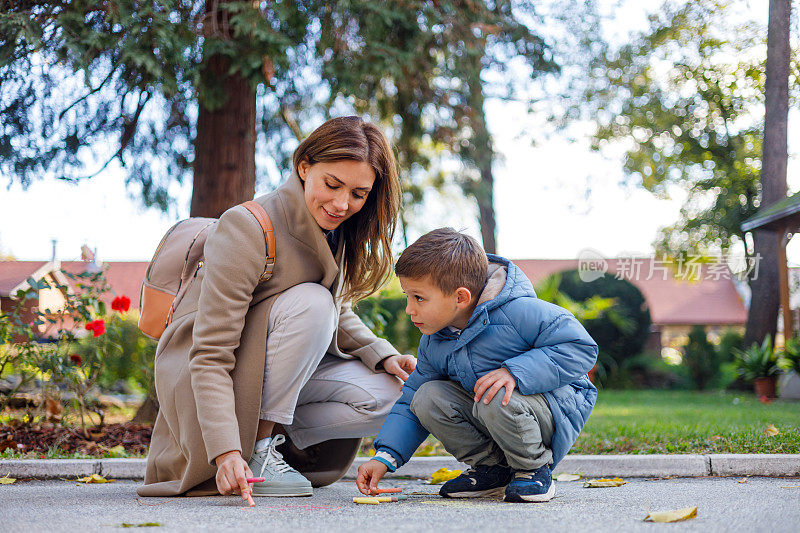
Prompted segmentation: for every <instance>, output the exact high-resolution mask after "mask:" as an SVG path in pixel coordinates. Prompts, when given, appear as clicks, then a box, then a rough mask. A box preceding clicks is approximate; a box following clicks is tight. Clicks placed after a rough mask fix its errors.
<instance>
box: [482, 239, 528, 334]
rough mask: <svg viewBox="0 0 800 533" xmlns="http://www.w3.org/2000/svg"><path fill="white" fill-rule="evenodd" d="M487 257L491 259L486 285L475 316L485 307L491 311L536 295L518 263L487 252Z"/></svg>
mask: <svg viewBox="0 0 800 533" xmlns="http://www.w3.org/2000/svg"><path fill="white" fill-rule="evenodd" d="M486 257H487V258H488V259H489V270H488V276H487V280H486V286H485V287H484V289H483V291H482V292H481V295H480V298H478V305H477V306H476V307H475V311H473V313H472V314H473V317H474V316H475V315H476V314H479V313H480V311H481V310H482V309H484V308H485V309H486V310H487V311H489V310H491V309H494V308H495V307H499V306H501V305H503V304H504V303H506V302H509V301H511V300H515V299H517V298H522V297H523V296H532V297H534V298H535V297H536V291H535V290H534V289H533V285H532V284H531V281H530V280H529V279H528V276H526V275H525V274H524V273H523V272H522V270H520V268H519V267H518V266H517V265H515V264H514V263H512V262H511V261H509V260H508V259H506V258H505V257H501V256H499V255H494V254H486ZM503 278H505V279H503ZM470 320H472V317H471V318H470Z"/></svg>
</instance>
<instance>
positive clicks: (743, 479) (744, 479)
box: [737, 477, 747, 483]
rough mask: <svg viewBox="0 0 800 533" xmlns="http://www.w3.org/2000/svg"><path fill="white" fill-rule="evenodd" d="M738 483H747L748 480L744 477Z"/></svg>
mask: <svg viewBox="0 0 800 533" xmlns="http://www.w3.org/2000/svg"><path fill="white" fill-rule="evenodd" d="M737 483H747V478H746V477H743V478H742V479H740V480H739V481H737Z"/></svg>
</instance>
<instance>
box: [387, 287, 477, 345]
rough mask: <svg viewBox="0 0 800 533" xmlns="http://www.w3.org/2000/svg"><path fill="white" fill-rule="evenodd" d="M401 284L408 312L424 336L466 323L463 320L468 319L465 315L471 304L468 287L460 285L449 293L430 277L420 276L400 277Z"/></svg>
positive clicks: (462, 325)
mask: <svg viewBox="0 0 800 533" xmlns="http://www.w3.org/2000/svg"><path fill="white" fill-rule="evenodd" d="M400 286H401V287H403V292H404V293H406V313H407V314H408V316H409V317H411V321H412V322H414V325H415V326H417V327H418V328H419V330H420V331H421V332H422V333H423V335H432V334H434V333H436V332H437V331H439V330H440V329H443V328H446V327H447V326H455V327H458V328H463V327H464V325H466V324H461V322H466V320H465V319H463V315H464V312H465V309H467V308H468V307H469V303H470V293H469V290H468V289H465V288H464V287H459V288H458V289H456V290H455V291H454V292H453V293H451V294H445V293H444V292H442V290H441V289H440V288H439V287H437V286H436V285H434V284H433V283H432V282H431V281H430V278H429V277H427V276H426V277H424V278H417V279H414V278H407V277H404V276H400ZM467 318H469V317H467Z"/></svg>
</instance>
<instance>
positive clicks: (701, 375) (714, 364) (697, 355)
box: [683, 325, 720, 390]
mask: <svg viewBox="0 0 800 533" xmlns="http://www.w3.org/2000/svg"><path fill="white" fill-rule="evenodd" d="M683 365H684V366H685V367H686V370H687V372H688V375H689V379H690V380H691V382H692V385H694V387H695V388H696V389H698V390H705V389H707V388H708V387H709V386H711V385H713V384H714V383H716V381H717V380H718V379H719V374H720V359H719V353H718V352H717V350H716V349H715V348H714V345H713V344H711V343H710V342H709V341H708V337H707V335H706V329H705V327H703V326H700V325H696V326H694V327H692V329H691V331H690V332H689V342H688V343H687V344H686V346H685V347H684V349H683Z"/></svg>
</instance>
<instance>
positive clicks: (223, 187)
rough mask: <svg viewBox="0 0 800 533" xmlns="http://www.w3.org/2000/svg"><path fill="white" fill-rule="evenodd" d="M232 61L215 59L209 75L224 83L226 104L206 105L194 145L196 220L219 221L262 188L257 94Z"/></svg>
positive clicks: (193, 195)
mask: <svg viewBox="0 0 800 533" xmlns="http://www.w3.org/2000/svg"><path fill="white" fill-rule="evenodd" d="M228 66H229V62H228V60H227V59H226V58H224V57H220V56H214V57H212V58H211V59H210V60H209V63H208V67H207V68H206V71H205V72H204V77H206V78H207V79H211V80H223V81H219V82H218V83H220V85H221V87H222V88H223V91H224V95H225V97H226V100H225V102H224V103H223V104H222V105H221V106H219V107H217V108H215V109H213V110H209V109H207V108H206V107H205V105H202V104H201V105H200V110H199V114H198V117H197V137H196V139H195V143H194V149H195V159H194V187H193V189H192V203H191V210H190V216H193V217H194V216H203V217H219V216H220V215H221V214H222V213H223V212H224V211H225V210H227V209H229V208H230V207H233V206H234V205H236V204H239V203H242V202H245V201H247V200H252V199H253V195H254V194H255V187H256V185H255V184H256V163H255V151H256V93H255V91H254V90H253V89H252V88H251V87H250V84H249V83H248V81H247V80H246V79H244V78H242V77H241V76H239V75H238V74H235V75H229V74H228Z"/></svg>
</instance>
